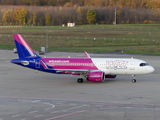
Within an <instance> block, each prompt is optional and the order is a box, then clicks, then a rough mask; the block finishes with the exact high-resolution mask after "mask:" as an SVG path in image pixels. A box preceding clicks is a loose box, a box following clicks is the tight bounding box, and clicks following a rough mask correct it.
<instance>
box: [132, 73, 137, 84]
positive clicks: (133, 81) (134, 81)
mask: <svg viewBox="0 0 160 120" xmlns="http://www.w3.org/2000/svg"><path fill="white" fill-rule="evenodd" d="M132 83H136V78H135V75H132Z"/></svg>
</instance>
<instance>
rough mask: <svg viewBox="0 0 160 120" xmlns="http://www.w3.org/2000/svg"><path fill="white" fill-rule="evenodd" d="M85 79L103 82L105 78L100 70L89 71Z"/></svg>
mask: <svg viewBox="0 0 160 120" xmlns="http://www.w3.org/2000/svg"><path fill="white" fill-rule="evenodd" d="M87 79H88V81H91V82H103V81H104V80H105V74H104V73H103V72H101V71H98V72H90V73H88V77H87Z"/></svg>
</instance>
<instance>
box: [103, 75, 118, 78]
mask: <svg viewBox="0 0 160 120" xmlns="http://www.w3.org/2000/svg"><path fill="white" fill-rule="evenodd" d="M105 78H116V75H105Z"/></svg>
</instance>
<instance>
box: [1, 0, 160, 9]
mask: <svg viewBox="0 0 160 120" xmlns="http://www.w3.org/2000/svg"><path fill="white" fill-rule="evenodd" d="M0 4H1V5H28V6H30V5H34V6H66V7H73V6H87V7H91V6H92V7H93V6H95V7H111V6H117V7H129V8H137V7H144V8H152V9H160V0H0Z"/></svg>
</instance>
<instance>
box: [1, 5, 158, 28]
mask: <svg viewBox="0 0 160 120" xmlns="http://www.w3.org/2000/svg"><path fill="white" fill-rule="evenodd" d="M0 11H1V12H0V25H48V26H49V25H62V24H67V23H68V22H74V23H76V25H77V24H88V23H90V24H91V23H98V24H112V23H113V22H114V19H115V7H105V8H100V7H94V8H93V7H69V8H68V7H53V6H51V7H47V6H43V7H39V6H5V5H3V6H0ZM116 16H117V23H119V24H121V23H127V24H129V23H132V24H134V23H135V24H138V23H159V22H160V12H159V11H158V10H156V9H147V8H136V9H135V8H128V7H122V8H121V7H116Z"/></svg>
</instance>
